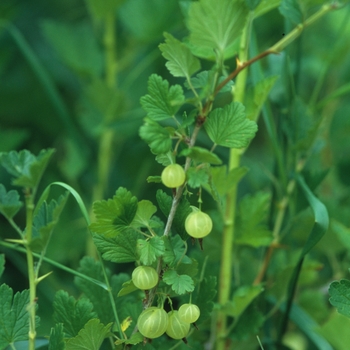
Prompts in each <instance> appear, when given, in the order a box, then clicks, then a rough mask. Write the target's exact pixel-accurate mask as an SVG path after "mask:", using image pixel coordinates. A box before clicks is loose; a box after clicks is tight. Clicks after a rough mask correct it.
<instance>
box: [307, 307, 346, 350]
mask: <svg viewBox="0 0 350 350" xmlns="http://www.w3.org/2000/svg"><path fill="white" fill-rule="evenodd" d="M349 327H350V319H349V318H348V317H345V316H343V315H341V314H338V313H337V312H335V313H333V314H331V315H330V317H329V319H328V320H327V322H325V323H323V324H322V326H321V327H317V325H316V327H315V328H313V329H316V331H317V333H318V334H320V336H321V335H322V337H323V339H324V338H326V339H327V340H328V341H329V342H330V343H331V344H332V346H331V345H330V344H328V346H325V344H320V345H322V346H323V347H320V345H319V346H318V349H322V350H323V349H325V350H334V349H336V350H348V344H349V343H350V333H349V332H348V329H349ZM317 333H316V334H317ZM340 335H341V336H340ZM324 342H325V340H324Z"/></svg>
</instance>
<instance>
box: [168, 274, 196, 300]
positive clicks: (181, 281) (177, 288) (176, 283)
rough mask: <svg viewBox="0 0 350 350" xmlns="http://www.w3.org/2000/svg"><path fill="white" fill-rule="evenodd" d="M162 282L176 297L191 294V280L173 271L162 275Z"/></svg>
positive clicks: (192, 285)
mask: <svg viewBox="0 0 350 350" xmlns="http://www.w3.org/2000/svg"><path fill="white" fill-rule="evenodd" d="M163 281H164V282H165V283H166V284H167V285H169V286H171V289H172V290H173V291H174V292H175V293H176V294H178V295H182V294H185V293H188V292H193V290H194V283H193V279H192V278H191V277H190V276H188V275H179V274H178V273H177V272H176V271H174V270H168V271H166V272H165V273H164V275H163Z"/></svg>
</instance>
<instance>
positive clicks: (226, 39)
mask: <svg viewBox="0 0 350 350" xmlns="http://www.w3.org/2000/svg"><path fill="white" fill-rule="evenodd" d="M248 12H249V11H248V8H247V6H246V5H245V3H244V1H240V0H236V1H231V0H222V1H217V0H201V1H198V2H192V3H191V6H190V9H189V13H188V18H187V27H188V29H189V31H190V37H189V40H190V44H191V45H192V46H193V47H194V48H195V52H196V54H197V55H199V56H200V57H203V58H208V57H212V56H214V53H215V54H216V55H218V56H219V57H220V58H221V59H223V58H229V57H232V55H233V52H232V50H231V51H230V49H231V47H232V45H233V44H234V43H235V40H236V39H238V38H239V36H240V34H241V32H242V29H243V28H244V26H245V22H246V19H247V16H248Z"/></svg>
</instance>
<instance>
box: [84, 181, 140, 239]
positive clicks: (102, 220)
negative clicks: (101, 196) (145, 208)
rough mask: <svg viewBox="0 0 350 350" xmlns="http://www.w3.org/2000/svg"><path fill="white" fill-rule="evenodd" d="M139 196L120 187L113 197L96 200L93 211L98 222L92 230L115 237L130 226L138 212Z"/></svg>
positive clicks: (92, 226)
mask: <svg viewBox="0 0 350 350" xmlns="http://www.w3.org/2000/svg"><path fill="white" fill-rule="evenodd" d="M137 205H138V203H137V198H136V197H135V196H132V194H131V193H130V192H129V191H128V190H127V189H126V188H124V187H120V188H118V190H117V191H116V193H115V195H114V196H113V198H112V199H108V200H101V201H96V202H94V204H93V211H94V214H95V216H96V222H94V223H92V224H91V225H90V230H91V231H93V232H96V233H99V234H103V235H104V236H106V237H108V236H109V237H114V236H116V235H118V234H120V233H122V232H124V231H125V230H126V229H128V228H129V227H130V224H131V223H132V221H133V220H134V217H135V215H136V212H137Z"/></svg>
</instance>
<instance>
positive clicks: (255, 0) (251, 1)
mask: <svg viewBox="0 0 350 350" xmlns="http://www.w3.org/2000/svg"><path fill="white" fill-rule="evenodd" d="M245 3H246V5H247V6H248V7H249V10H250V11H253V10H254V9H255V8H256V7H257V6H258V5H259V4H260V3H261V0H245Z"/></svg>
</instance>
